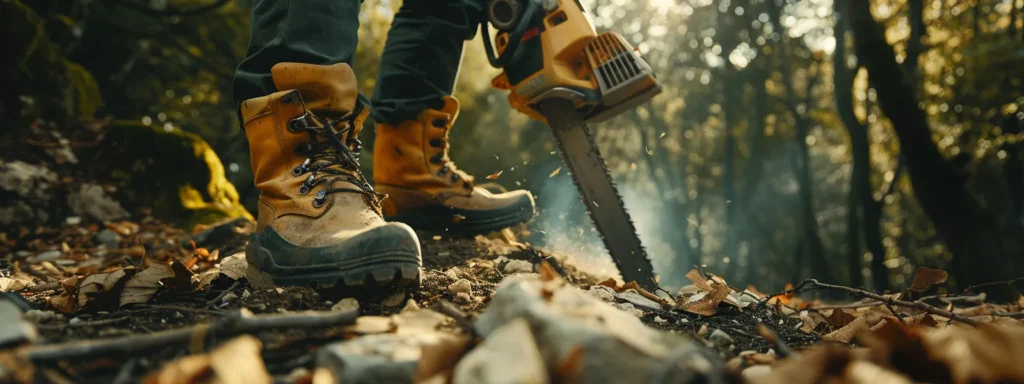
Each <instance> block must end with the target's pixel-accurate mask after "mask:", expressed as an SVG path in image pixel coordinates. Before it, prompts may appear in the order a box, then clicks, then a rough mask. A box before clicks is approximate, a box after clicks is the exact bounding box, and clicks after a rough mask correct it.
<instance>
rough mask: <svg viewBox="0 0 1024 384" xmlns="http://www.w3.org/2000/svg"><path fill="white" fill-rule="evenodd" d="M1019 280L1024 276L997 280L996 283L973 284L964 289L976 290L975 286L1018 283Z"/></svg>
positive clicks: (1022, 279)
mask: <svg viewBox="0 0 1024 384" xmlns="http://www.w3.org/2000/svg"><path fill="white" fill-rule="evenodd" d="M1018 281H1024V276H1021V277H1018V278H1016V279H1013V280H1006V281H996V282H994V283H982V284H978V285H972V286H969V287H967V289H965V290H964V293H968V292H974V289H975V288H980V287H988V286H992V285H1010V284H1013V283H1016V282H1018Z"/></svg>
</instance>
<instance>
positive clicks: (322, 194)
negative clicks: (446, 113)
mask: <svg viewBox="0 0 1024 384" xmlns="http://www.w3.org/2000/svg"><path fill="white" fill-rule="evenodd" d="M325 203H327V191H324V190H323V189H321V190H319V191H317V193H316V197H314V198H313V208H320V207H322V206H324V204H325Z"/></svg>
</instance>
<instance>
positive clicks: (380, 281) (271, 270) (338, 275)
mask: <svg viewBox="0 0 1024 384" xmlns="http://www.w3.org/2000/svg"><path fill="white" fill-rule="evenodd" d="M406 230H408V229H406ZM282 240H283V239H281V238H280V237H279V236H277V235H276V233H271V234H269V235H268V234H267V233H264V234H260V233H253V234H250V235H249V244H248V245H247V246H246V249H245V256H246V260H247V261H248V271H247V278H248V280H249V282H250V283H251V284H252V285H253V286H254V287H257V288H272V287H274V286H315V287H318V288H328V289H329V288H335V289H338V288H362V289H366V288H369V289H371V290H372V289H373V288H389V289H390V288H418V287H419V286H420V280H421V268H420V267H421V265H422V261H421V257H420V254H419V245H418V240H416V239H415V236H414V235H413V238H412V240H413V241H414V242H415V243H416V247H415V250H410V249H387V250H381V251H378V252H372V253H359V254H358V255H356V256H352V255H351V254H350V255H349V257H347V258H343V259H342V260H343V261H339V262H332V263H322V264H311V265H302V266H282V265H278V264H277V263H276V262H275V258H274V257H273V256H274V250H276V251H277V252H278V255H277V256H278V257H281V256H284V255H287V256H290V257H292V258H295V257H300V256H305V255H304V254H308V253H311V251H310V249H308V248H295V249H289V250H282V249H281V248H282V247H281V241H282ZM264 243H266V244H264ZM396 244H398V242H396ZM356 249H362V250H364V252H365V248H361V247H357V248H356ZM315 251H316V250H314V251H312V252H315ZM346 259H347V260H346Z"/></svg>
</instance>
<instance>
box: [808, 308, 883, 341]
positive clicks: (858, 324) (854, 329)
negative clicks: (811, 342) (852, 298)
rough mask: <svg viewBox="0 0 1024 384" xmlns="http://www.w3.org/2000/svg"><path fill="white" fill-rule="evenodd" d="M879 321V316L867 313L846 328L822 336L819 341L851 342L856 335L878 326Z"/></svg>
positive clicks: (880, 318)
mask: <svg viewBox="0 0 1024 384" xmlns="http://www.w3.org/2000/svg"><path fill="white" fill-rule="evenodd" d="M881 320H882V317H881V316H879V315H877V314H874V313H869V314H867V315H864V316H861V317H858V318H856V319H854V320H853V321H852V322H850V323H849V324H847V325H846V326H844V327H842V328H839V329H837V330H835V331H832V333H829V334H827V335H824V336H822V337H821V340H823V341H830V342H836V343H849V342H850V340H853V338H854V337H855V336H857V334H859V333H861V332H864V331H867V330H868V329H869V328H871V326H873V325H875V324H878V322H879V321H881Z"/></svg>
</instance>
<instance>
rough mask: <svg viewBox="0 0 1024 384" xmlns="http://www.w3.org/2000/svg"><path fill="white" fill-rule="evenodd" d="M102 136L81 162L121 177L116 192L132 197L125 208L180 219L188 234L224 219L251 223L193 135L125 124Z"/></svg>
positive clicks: (214, 159)
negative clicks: (150, 209) (137, 207)
mask: <svg viewBox="0 0 1024 384" xmlns="http://www.w3.org/2000/svg"><path fill="white" fill-rule="evenodd" d="M105 133H106V135H105V136H104V139H103V141H102V142H101V143H100V144H99V145H97V146H95V147H91V148H89V151H92V152H93V153H83V154H82V155H81V157H82V158H89V159H91V161H92V162H93V167H96V168H98V169H103V170H106V171H107V172H110V173H113V174H117V175H121V176H123V177H124V182H123V183H122V188H124V189H126V190H130V191H132V193H133V195H132V196H130V197H126V199H127V200H125V201H124V203H125V204H132V205H135V204H138V205H140V206H142V205H145V206H150V207H153V215H154V216H155V217H162V218H175V219H179V220H183V221H184V222H183V223H181V224H182V225H183V226H184V227H185V229H186V230H187V231H189V232H191V230H192V229H193V228H194V227H196V226H197V225H200V224H213V223H218V222H221V221H222V220H226V219H233V218H239V217H244V218H246V219H249V220H252V215H251V214H249V212H248V211H246V209H245V208H244V207H243V206H242V204H241V203H240V201H239V196H238V190H236V189H235V186H234V185H232V184H231V182H230V181H228V179H227V177H226V176H225V175H226V173H225V171H224V165H223V163H221V161H220V157H218V156H217V153H216V152H214V151H213V148H211V147H210V145H209V144H208V143H207V142H206V141H204V140H203V139H202V138H201V137H199V135H196V134H194V133H189V132H184V131H182V130H181V129H172V130H171V131H167V130H165V129H164V128H163V127H162V126H160V124H153V125H152V126H148V127H147V126H143V125H141V124H130V123H114V124H110V125H108V126H107V127H106V128H105ZM183 170H187V172H185V171H183ZM181 218H184V219H181Z"/></svg>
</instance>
